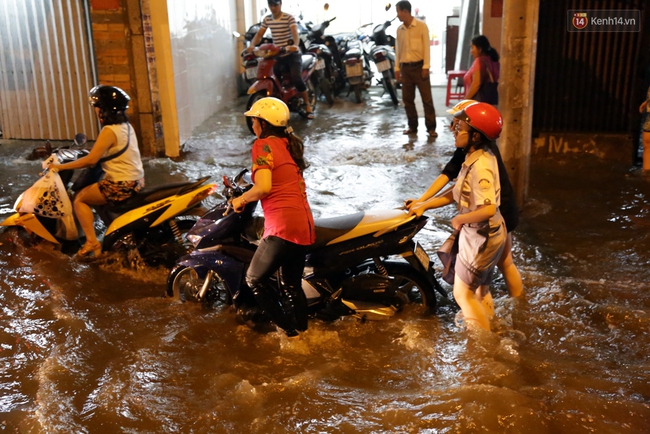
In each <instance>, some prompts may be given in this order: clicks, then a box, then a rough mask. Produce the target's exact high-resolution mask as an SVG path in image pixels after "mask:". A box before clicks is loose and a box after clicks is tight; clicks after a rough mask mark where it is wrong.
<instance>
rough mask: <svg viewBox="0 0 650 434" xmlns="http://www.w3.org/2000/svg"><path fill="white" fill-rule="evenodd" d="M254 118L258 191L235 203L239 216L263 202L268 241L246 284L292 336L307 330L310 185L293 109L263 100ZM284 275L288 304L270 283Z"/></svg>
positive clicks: (312, 238)
mask: <svg viewBox="0 0 650 434" xmlns="http://www.w3.org/2000/svg"><path fill="white" fill-rule="evenodd" d="M244 114H245V115H246V116H249V117H252V118H253V131H254V132H255V135H256V136H257V139H256V140H255V142H254V143H253V150H252V158H253V167H252V169H251V171H252V176H253V182H254V185H253V187H252V188H251V189H250V190H248V191H247V192H246V193H244V194H242V195H241V196H239V197H237V198H234V199H233V200H232V207H233V209H234V210H235V212H242V211H243V210H244V208H245V206H246V204H247V203H249V202H254V201H258V200H260V201H261V202H262V209H263V211H264V236H263V238H262V241H261V242H260V244H259V246H258V248H257V250H256V251H255V255H254V256H253V259H252V261H251V264H250V266H249V267H248V271H247V273H246V283H247V284H248V286H249V287H250V288H251V290H252V291H253V294H254V295H255V300H256V301H257V303H258V304H259V306H260V307H261V308H262V309H263V310H264V311H265V312H266V313H267V314H268V315H269V316H270V317H271V319H272V320H273V322H274V323H275V324H276V325H277V326H279V327H280V328H282V329H283V330H284V331H285V333H286V334H287V336H297V335H298V331H305V330H307V300H306V298H305V294H304V293H303V291H302V284H301V280H302V273H303V270H304V267H305V254H306V251H307V247H308V246H309V245H311V244H313V243H314V241H315V240H316V233H315V230H314V218H313V216H312V214H311V209H310V207H309V202H308V201H307V193H306V186H305V180H304V179H303V176H302V173H303V171H304V170H305V169H306V168H307V164H306V162H305V160H304V157H303V149H304V148H303V143H302V140H301V139H300V138H299V137H298V136H296V135H295V134H293V129H292V128H291V127H290V126H288V123H289V117H290V113H289V107H287V105H286V104H285V103H284V102H282V101H281V100H279V99H277V98H273V97H267V98H262V99H260V100H258V101H256V102H255V104H253V106H252V107H251V108H250V110H249V111H247V112H246V113H244ZM278 270H280V272H281V276H282V282H283V287H284V290H285V291H286V294H285V295H286V298H287V299H288V300H287V302H283V300H282V298H283V297H281V296H279V294H277V292H276V291H275V290H274V289H273V287H272V286H270V285H269V284H268V279H269V278H270V277H271V276H272V275H273V274H274V273H276V272H277V271H278Z"/></svg>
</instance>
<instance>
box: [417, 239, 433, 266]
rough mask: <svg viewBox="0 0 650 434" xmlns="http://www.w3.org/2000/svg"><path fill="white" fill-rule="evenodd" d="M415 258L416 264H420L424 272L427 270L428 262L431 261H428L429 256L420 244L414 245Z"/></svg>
mask: <svg viewBox="0 0 650 434" xmlns="http://www.w3.org/2000/svg"><path fill="white" fill-rule="evenodd" d="M413 253H415V257H416V258H418V262H420V264H422V266H423V267H424V269H425V270H427V271H428V270H429V262H430V261H431V260H430V259H429V255H428V254H427V252H426V251H425V250H424V249H423V248H422V246H421V245H420V243H415V252H413Z"/></svg>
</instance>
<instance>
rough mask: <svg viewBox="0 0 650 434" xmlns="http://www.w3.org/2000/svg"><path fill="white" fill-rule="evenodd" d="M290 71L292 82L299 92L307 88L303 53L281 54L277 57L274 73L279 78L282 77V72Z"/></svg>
mask: <svg viewBox="0 0 650 434" xmlns="http://www.w3.org/2000/svg"><path fill="white" fill-rule="evenodd" d="M285 71H289V72H290V73H291V83H293V85H294V87H295V88H296V90H297V91H298V92H304V91H306V90H307V86H305V82H304V81H302V54H301V53H297V52H296V53H290V54H287V55H286V56H279V57H276V58H275V65H273V73H274V74H275V76H276V77H278V80H280V79H281V77H282V73H283V72H285Z"/></svg>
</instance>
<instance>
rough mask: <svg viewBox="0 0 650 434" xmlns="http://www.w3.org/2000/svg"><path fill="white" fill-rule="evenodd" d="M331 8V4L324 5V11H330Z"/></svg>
mask: <svg viewBox="0 0 650 434" xmlns="http://www.w3.org/2000/svg"><path fill="white" fill-rule="evenodd" d="M329 8H330V4H329V3H325V4H324V5H323V9H324V10H326V11H328V10H329Z"/></svg>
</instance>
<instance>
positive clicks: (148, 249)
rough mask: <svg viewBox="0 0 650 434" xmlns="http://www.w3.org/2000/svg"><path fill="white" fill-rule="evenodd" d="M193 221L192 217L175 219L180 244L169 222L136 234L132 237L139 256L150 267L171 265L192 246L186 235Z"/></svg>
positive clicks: (194, 221)
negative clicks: (180, 240)
mask: <svg viewBox="0 0 650 434" xmlns="http://www.w3.org/2000/svg"><path fill="white" fill-rule="evenodd" d="M195 223H196V220H194V219H183V220H180V219H177V220H176V225H177V226H178V230H179V231H180V234H181V238H182V243H180V244H179V242H178V240H176V237H175V236H174V233H173V231H172V229H171V226H170V225H169V223H166V224H162V225H159V226H157V227H155V228H151V229H150V230H148V231H147V232H146V233H144V234H139V235H136V236H135V237H134V238H135V242H136V245H137V249H138V254H139V255H140V258H142V260H143V261H144V263H145V264H147V265H148V266H150V267H158V266H163V267H165V268H171V267H173V266H174V264H175V263H176V260H177V259H178V258H180V257H181V256H183V255H186V254H187V253H189V251H190V250H191V249H192V248H193V246H192V243H190V242H189V241H188V240H187V238H186V237H187V233H188V232H189V231H190V229H192V227H193V226H194V224H195Z"/></svg>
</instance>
